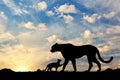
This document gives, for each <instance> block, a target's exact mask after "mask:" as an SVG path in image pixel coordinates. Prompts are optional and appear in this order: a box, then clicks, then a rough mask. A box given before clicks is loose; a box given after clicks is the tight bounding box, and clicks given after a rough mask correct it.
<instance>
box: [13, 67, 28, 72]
mask: <svg viewBox="0 0 120 80" xmlns="http://www.w3.org/2000/svg"><path fill="white" fill-rule="evenodd" d="M15 71H20V72H23V71H29V69H28V68H27V67H26V66H19V67H18V68H17V69H16V70H15Z"/></svg>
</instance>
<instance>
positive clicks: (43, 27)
mask: <svg viewBox="0 0 120 80" xmlns="http://www.w3.org/2000/svg"><path fill="white" fill-rule="evenodd" d="M23 27H25V28H27V29H32V30H47V27H46V25H45V24H44V23H41V24H38V25H37V26H36V25H35V24H34V23H33V22H27V23H24V24H23Z"/></svg>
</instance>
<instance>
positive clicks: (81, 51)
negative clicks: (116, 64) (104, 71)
mask: <svg viewBox="0 0 120 80" xmlns="http://www.w3.org/2000/svg"><path fill="white" fill-rule="evenodd" d="M50 51H51V52H52V53H54V52H57V51H59V52H61V54H62V56H63V57H64V59H65V61H64V63H63V68H62V70H61V71H64V69H65V67H66V65H67V64H68V62H69V61H71V62H72V65H73V68H74V71H75V72H76V71H77V68H76V58H80V57H82V56H84V55H86V56H87V59H88V63H89V68H88V70H87V71H88V72H90V70H91V68H92V67H93V63H92V62H94V63H96V64H97V65H98V68H99V69H98V72H100V71H101V64H100V62H99V61H98V60H97V58H96V54H97V55H98V58H99V60H100V61H102V62H103V63H109V62H111V61H112V60H113V56H112V57H111V58H110V59H109V60H108V61H105V60H103V59H102V57H101V56H100V53H99V50H98V49H97V48H96V47H95V46H93V45H82V46H75V45H72V44H70V43H68V44H58V43H55V44H54V45H53V46H52V47H51V50H50Z"/></svg>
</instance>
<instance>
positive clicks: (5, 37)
mask: <svg viewBox="0 0 120 80" xmlns="http://www.w3.org/2000/svg"><path fill="white" fill-rule="evenodd" d="M10 40H15V36H13V35H12V34H11V33H9V32H4V33H2V34H0V42H4V41H10Z"/></svg>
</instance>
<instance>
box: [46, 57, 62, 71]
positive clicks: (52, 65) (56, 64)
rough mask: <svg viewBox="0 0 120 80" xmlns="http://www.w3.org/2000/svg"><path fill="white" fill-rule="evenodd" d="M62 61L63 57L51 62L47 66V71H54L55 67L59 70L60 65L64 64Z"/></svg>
mask: <svg viewBox="0 0 120 80" xmlns="http://www.w3.org/2000/svg"><path fill="white" fill-rule="evenodd" d="M60 62H61V59H57V62H53V63H49V64H48V65H47V66H46V68H45V71H52V68H55V69H56V71H57V69H58V67H60V66H62V64H60Z"/></svg>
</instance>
